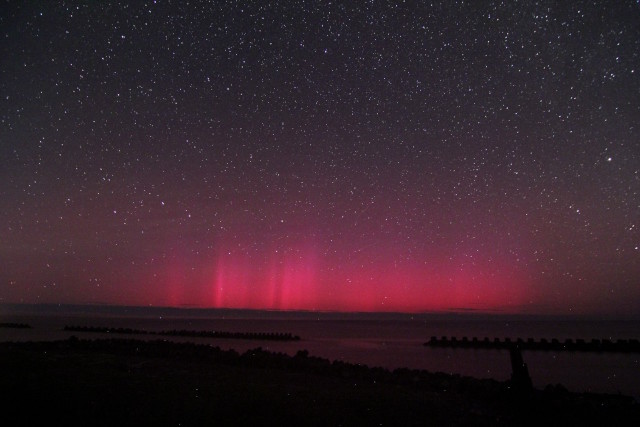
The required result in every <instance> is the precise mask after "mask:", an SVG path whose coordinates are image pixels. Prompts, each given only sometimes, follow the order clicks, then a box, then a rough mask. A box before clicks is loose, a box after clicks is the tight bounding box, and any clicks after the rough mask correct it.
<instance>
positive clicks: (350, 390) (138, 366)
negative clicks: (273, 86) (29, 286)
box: [0, 337, 640, 426]
mask: <svg viewBox="0 0 640 427" xmlns="http://www.w3.org/2000/svg"><path fill="white" fill-rule="evenodd" d="M0 388H1V389H2V391H3V393H2V398H1V399H2V400H1V402H2V403H0V414H1V416H2V420H3V422H2V425H6V426H36V425H65V426H134V425H135V426H151V425H153V426H169V425H173V426H191V425H193V426H201V425H211V426H214V425H233V426H238V425H260V426H264V425H295V426H338V425H342V426H369V425H371V426H373V425H376V426H378V425H383V426H410V425H421V426H456V425H487V426H493V425H532V426H537V425H617V426H619V425H634V426H635V425H640V409H639V408H638V405H637V404H636V403H635V402H634V401H633V399H631V398H627V397H623V396H612V395H597V394H576V393H569V392H567V391H566V390H564V389H563V388H562V387H553V388H549V389H547V390H544V391H539V390H533V391H528V392H527V391H520V392H516V391H514V390H513V388H512V387H511V386H510V384H509V383H508V382H497V381H493V380H478V379H473V378H467V377H459V376H452V375H447V374H442V373H429V372H426V371H414V370H409V369H399V370H395V371H388V370H385V369H380V368H368V367H366V366H361V365H353V364H347V363H343V362H330V361H328V360H325V359H320V358H315V357H311V356H309V355H308V353H307V352H305V351H300V352H299V353H298V354H297V355H296V356H288V355H284V354H276V353H269V352H266V351H263V350H261V349H259V348H258V349H255V350H250V351H248V352H246V353H244V354H238V353H237V352H235V351H233V350H230V351H224V350H220V349H219V348H217V347H210V346H206V345H196V344H188V343H172V342H167V341H138V340H93V341H90V340H78V339H77V338H75V337H72V338H71V339H69V340H67V341H57V342H42V343H0Z"/></svg>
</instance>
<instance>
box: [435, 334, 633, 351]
mask: <svg viewBox="0 0 640 427" xmlns="http://www.w3.org/2000/svg"><path fill="white" fill-rule="evenodd" d="M424 345H426V346H430V347H454V348H485V349H504V350H509V349H511V348H514V347H517V348H519V349H520V350H541V351H593V352H620V353H640V341H638V340H637V339H628V340H625V339H619V340H617V341H615V342H614V341H611V340H608V339H602V340H598V339H592V340H591V341H585V340H584V339H576V340H575V341H574V340H572V339H566V340H565V341H563V342H561V341H559V340H558V339H557V338H553V339H551V341H548V340H547V339H544V338H543V339H541V340H539V341H535V340H534V339H533V338H528V339H527V340H526V341H525V340H523V339H522V338H518V339H517V340H516V341H512V340H511V339H510V338H505V339H504V340H500V339H499V338H494V339H493V340H490V339H489V338H487V337H485V338H484V339H482V340H480V339H478V338H476V337H474V338H472V339H471V340H469V339H468V338H467V337H463V338H462V339H461V340H458V339H457V338H456V337H451V338H448V337H442V338H438V337H431V339H430V340H429V341H427V342H426V343H425V344H424Z"/></svg>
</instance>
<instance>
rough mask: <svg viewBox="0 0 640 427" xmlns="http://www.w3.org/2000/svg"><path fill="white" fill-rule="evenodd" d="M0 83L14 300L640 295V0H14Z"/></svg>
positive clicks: (394, 302) (433, 306)
mask: <svg viewBox="0 0 640 427" xmlns="http://www.w3.org/2000/svg"><path fill="white" fill-rule="evenodd" d="M128 3H131V4H128ZM0 95H1V96H0V303H2V302H4V303H73V304H76V303H92V304H95V303H104V304H119V305H144V306H146V305H153V306H198V307H231V308H234V307H235V308H263V309H304V310H341V311H353V310H357V311H410V312H414V311H416V312H418V311H429V310H436V311H443V310H446V311H449V310H454V311H474V310H479V311H490V312H501V313H504V312H506V313H543V314H561V315H566V314H597V315H600V314H608V315H629V314H633V313H640V4H638V2H637V1H635V0H627V1H622V0H620V1H515V0H513V1H503V2H501V1H475V0H474V1H442V2H438V1H434V2H429V1H426V2H409V1H408V2H385V1H367V2H365V1H353V2H351V1H347V2H339V1H337V2H328V1H318V2H314V1H305V2H302V1H300V2H293V1H280V2H278V1H269V2H267V1H264V2H263V1H256V2H249V1H247V2H245V1H229V2H222V1H219V2H218V1H216V2H206V3H205V2H202V3H201V2H193V1H192V2H186V1H171V2H170V1H157V2H155V1H153V2H150V1H148V2H136V1H134V2H107V1H104V2H103V1H99V2H62V1H60V2H58V1H55V2H54V1H29V2H22V1H11V2H4V1H3V2H2V5H0Z"/></svg>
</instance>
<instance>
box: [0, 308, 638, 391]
mask: <svg viewBox="0 0 640 427" xmlns="http://www.w3.org/2000/svg"><path fill="white" fill-rule="evenodd" d="M0 322H18V323H27V324H29V325H31V326H32V328H31V329H14V328H0V341H42V340H59V339H66V338H69V337H70V336H71V335H76V336H78V337H79V338H87V339H89V338H107V337H109V335H107V334H101V333H82V332H67V331H64V330H63V328H64V326H65V325H70V326H71V325H73V326H98V327H123V328H125V327H126V328H132V329H144V330H147V331H163V330H172V329H179V330H181V329H186V330H196V331H201V330H209V331H211V330H213V331H226V332H290V333H292V334H294V335H298V336H300V337H301V340H300V341H290V342H278V341H267V340H265V341H259V340H238V339H218V338H191V337H164V336H157V335H156V336H154V335H152V336H148V335H147V336H145V335H131V336H127V335H121V334H117V335H111V337H116V338H125V337H128V338H137V339H171V340H174V341H192V342H198V343H206V344H210V345H213V346H218V347H220V348H223V349H235V350H236V351H238V352H244V351H246V350H249V349H253V348H256V347H262V348H263V349H264V350H269V351H274V352H283V353H287V354H291V355H293V354H295V353H296V352H297V351H299V350H307V351H309V354H310V355H311V356H318V357H323V358H327V359H330V360H342V361H346V362H351V363H360V364H365V365H368V366H370V367H373V366H380V367H384V368H388V369H395V368H401V367H406V368H411V369H425V370H429V371H433V372H438V371H439V372H446V373H452V374H459V375H468V376H473V377H476V378H493V379H497V380H507V379H509V376H510V374H511V366H510V360H509V353H508V351H505V350H484V349H447V348H430V347H426V346H424V343H425V342H426V341H428V340H429V338H431V337H432V336H437V337H442V336H447V337H451V336H455V337H457V338H458V339H460V338H462V337H468V338H469V339H471V338H473V337H478V338H479V339H482V338H484V337H489V338H490V339H493V338H496V337H497V338H500V339H504V338H507V337H508V338H511V339H512V340H515V339H517V338H523V339H527V338H534V339H536V340H539V339H540V338H546V339H549V340H550V339H552V338H557V339H559V340H561V341H564V340H565V339H567V338H571V339H576V338H583V339H585V340H591V339H592V338H598V339H603V338H606V339H610V340H617V339H632V338H633V339H638V338H640V321H638V320H608V319H575V318H565V319H558V318H548V317H547V318H545V317H523V316H506V315H478V314H413V315H412V314H398V313H385V314H372V313H315V312H269V311H250V310H215V309H211V310H209V309H162V308H125V307H117V308H114V307H93V306H89V307H83V306H44V307H41V306H35V307H34V306H28V307H26V306H22V307H21V306H0ZM523 357H524V361H525V362H526V363H527V365H528V367H529V373H530V375H531V378H532V380H533V384H534V387H536V388H544V387H545V386H546V385H548V384H554V385H555V384H562V385H563V386H564V387H566V388H567V389H569V390H571V391H576V392H582V391H589V392H600V393H614V394H617V393H620V394H624V395H630V396H633V397H634V398H635V399H636V401H639V402H640V354H637V353H636V354H633V353H631V354H624V353H582V352H553V351H524V352H523Z"/></svg>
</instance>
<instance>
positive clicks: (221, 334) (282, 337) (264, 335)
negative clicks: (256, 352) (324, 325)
mask: <svg viewBox="0 0 640 427" xmlns="http://www.w3.org/2000/svg"><path fill="white" fill-rule="evenodd" d="M64 330H65V331H70V332H95V333H105V334H129V335H162V336H172V337H193V338H195V337H198V338H225V339H243V340H270V341H299V340H300V337H299V336H297V335H292V334H291V333H288V332H227V331H188V330H184V329H182V330H176V329H174V330H171V331H159V332H158V331H146V330H143V329H131V328H106V327H96V326H65V327H64Z"/></svg>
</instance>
